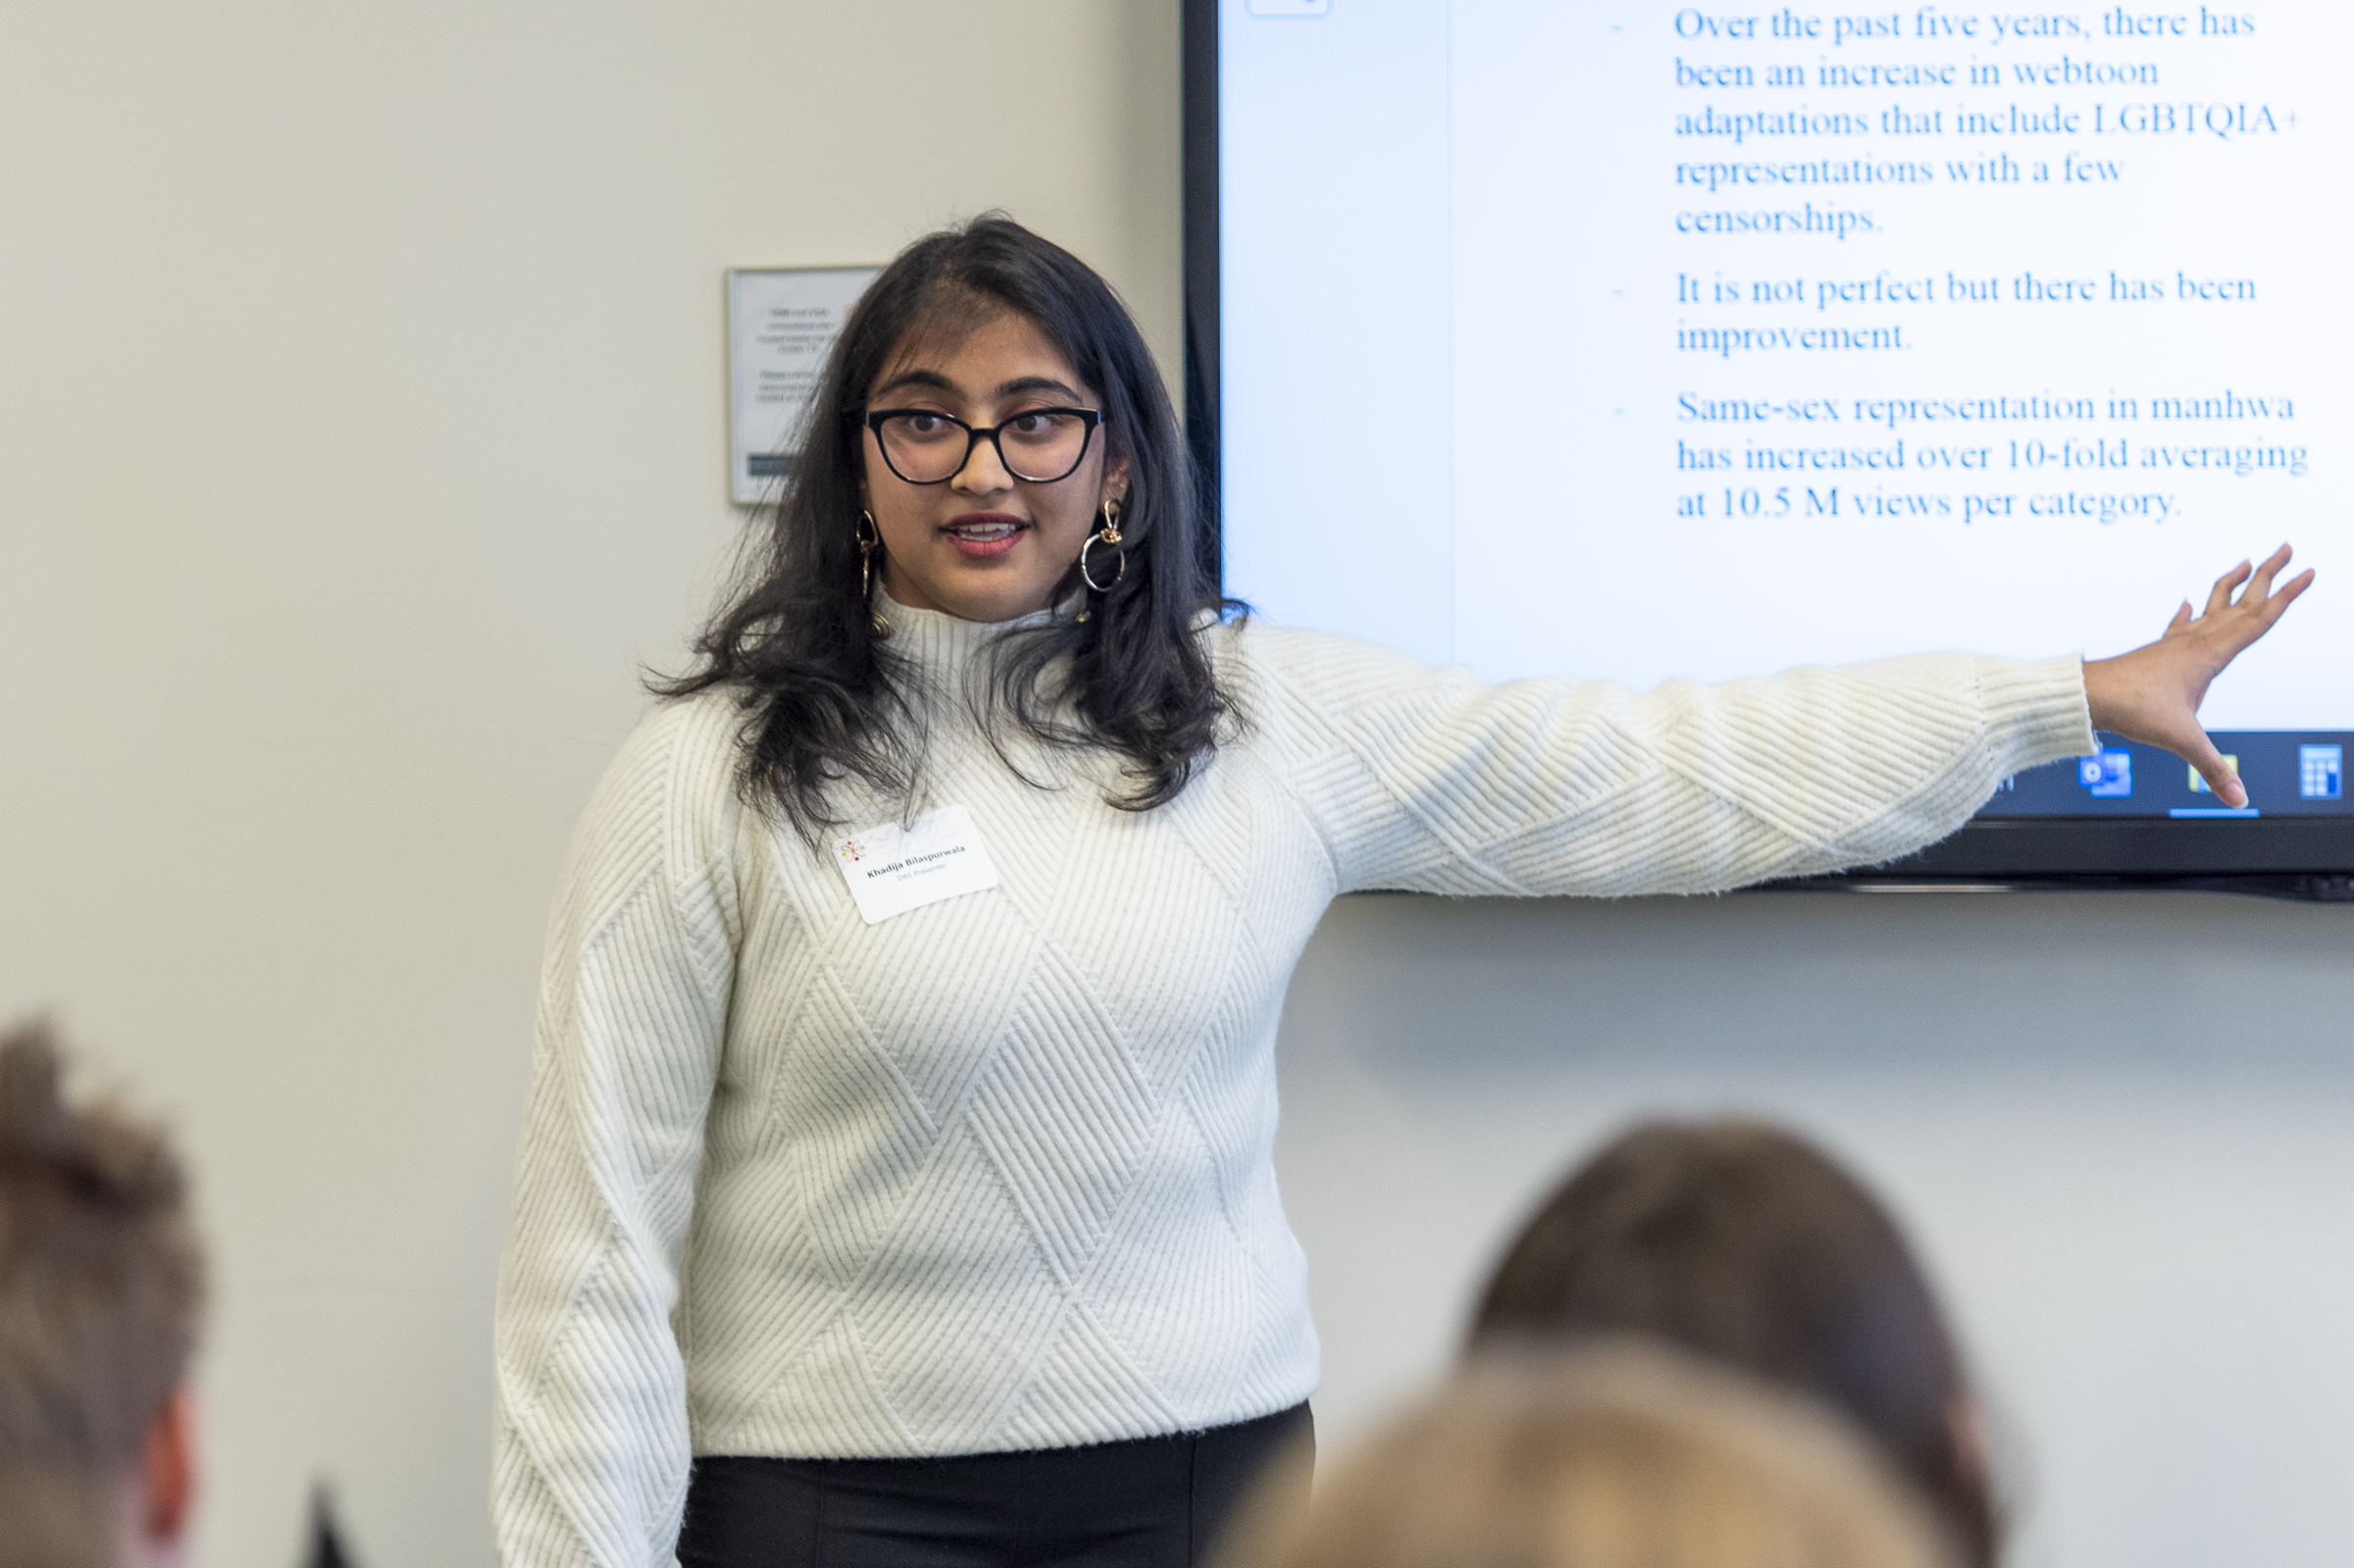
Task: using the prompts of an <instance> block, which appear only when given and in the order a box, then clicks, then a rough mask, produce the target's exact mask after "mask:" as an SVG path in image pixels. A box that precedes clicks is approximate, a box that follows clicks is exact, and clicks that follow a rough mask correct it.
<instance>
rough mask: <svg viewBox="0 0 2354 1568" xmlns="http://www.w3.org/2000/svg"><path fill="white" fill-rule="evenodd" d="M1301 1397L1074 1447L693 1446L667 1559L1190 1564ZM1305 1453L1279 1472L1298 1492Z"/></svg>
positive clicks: (1307, 1434) (1158, 1567)
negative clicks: (806, 1454)
mask: <svg viewBox="0 0 2354 1568" xmlns="http://www.w3.org/2000/svg"><path fill="white" fill-rule="evenodd" d="M1296 1443H1297V1444H1301V1445H1304V1446H1305V1448H1306V1449H1307V1450H1308V1452H1310V1453H1312V1452H1313V1450H1314V1444H1315V1422H1314V1419H1313V1418H1312V1417H1311V1416H1310V1415H1309V1414H1308V1409H1307V1406H1306V1405H1305V1404H1300V1405H1295V1406H1293V1407H1292V1408H1291V1409H1289V1410H1282V1411H1278V1412H1277V1413H1276V1414H1274V1415H1271V1416H1261V1417H1259V1418H1258V1419H1257V1420H1255V1421H1241V1422H1237V1423H1235V1424H1234V1425H1233V1426H1228V1427H1212V1428H1210V1429H1209V1430H1208V1431H1207V1432H1195V1433H1181V1434H1179V1435H1178V1436H1176V1437H1170V1438H1138V1439H1134V1440H1132V1441H1130V1442H1105V1443H1099V1444H1097V1445H1095V1446H1093V1447H1087V1448H1045V1449H1035V1450H1031V1451H1028V1452H1022V1453H975V1454H961V1455H958V1456H955V1457H953V1458H947V1459H763V1458H749V1457H741V1456H728V1455H718V1456H712V1457H707V1458H697V1459H696V1460H695V1461H694V1475H693V1479H692V1480H691V1482H690V1483H689V1486H688V1489H687V1520H686V1525H685V1528H684V1529H682V1530H681V1531H680V1533H679V1563H680V1565H681V1568H1046V1565H1049V1564H1054V1565H1070V1568H1196V1565H1199V1564H1205V1563H1207V1562H1208V1561H1209V1560H1210V1554H1211V1551H1212V1550H1213V1548H1214V1546H1215V1544H1216V1537H1217V1535H1218V1532H1219V1530H1220V1528H1221V1527H1222V1526H1223V1525H1224V1524H1225V1523H1226V1522H1227V1520H1228V1518H1229V1517H1230V1516H1231V1515H1232V1514H1233V1513H1234V1511H1235V1508H1236V1506H1237V1504H1239V1503H1240V1502H1242V1501H1243V1499H1244V1498H1245V1497H1246V1496H1247V1495H1248V1494H1249V1493H1250V1491H1251V1488H1252V1485H1253V1483H1254V1482H1255V1481H1257V1480H1258V1479H1259V1478H1260V1476H1261V1475H1262V1474H1263V1473H1264V1472H1265V1471H1266V1470H1267V1468H1268V1465H1269V1463H1270V1462H1271V1461H1272V1460H1274V1459H1276V1458H1278V1457H1280V1456H1283V1455H1284V1454H1286V1453H1287V1452H1289V1451H1290V1450H1291V1449H1292V1447H1293V1445H1294V1444H1296ZM1307 1471H1308V1467H1307V1466H1306V1465H1305V1464H1303V1465H1301V1466H1300V1467H1299V1468H1298V1470H1297V1472H1296V1473H1287V1480H1289V1481H1291V1482H1292V1484H1293V1485H1294V1486H1295V1487H1296V1488H1297V1489H1298V1494H1297V1495H1294V1496H1290V1497H1288V1498H1286V1499H1284V1500H1285V1501H1288V1502H1289V1503H1290V1504H1291V1505H1293V1506H1304V1505H1305V1502H1306V1496H1305V1487H1306V1481H1307Z"/></svg>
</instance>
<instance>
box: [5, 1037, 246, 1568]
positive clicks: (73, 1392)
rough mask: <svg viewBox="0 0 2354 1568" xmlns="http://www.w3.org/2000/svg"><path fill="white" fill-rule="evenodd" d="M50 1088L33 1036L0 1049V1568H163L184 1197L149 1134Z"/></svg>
mask: <svg viewBox="0 0 2354 1568" xmlns="http://www.w3.org/2000/svg"><path fill="white" fill-rule="evenodd" d="M60 1076H61V1072H60V1064H59V1060H58V1052H57V1048H56V1046H55V1044H54V1043H53V1042H52V1040H51V1037H50V1035H49V1031H48V1030H47V1029H46V1028H45V1027H44V1026H42V1025H39V1024H33V1025H27V1026H25V1027H22V1028H19V1029H17V1030H15V1031H13V1032H11V1033H10V1034H8V1035H7V1036H6V1037H0V1519H5V1520H6V1521H7V1528H6V1529H5V1530H4V1531H0V1568H33V1565H36V1564H37V1565H38V1568H68V1565H72V1568H79V1565H80V1564H83V1563H90V1564H115V1563H121V1562H123V1561H125V1560H127V1559H128V1560H130V1561H134V1562H136V1561H147V1562H156V1561H169V1560H172V1558H173V1557H174V1556H175V1555H176V1553H177V1551H178V1549H179V1543H180V1542H181V1539H182V1538H183V1537H184V1534H185V1529H186V1523H187V1516H188V1512H189V1505H190V1501H191V1493H192V1492H193V1490H194V1476H193V1462H192V1457H191V1444H192V1431H191V1420H190V1411H189V1403H188V1399H187V1395H186V1392H185V1383H186V1378H187V1373H188V1364H189V1360H190V1357H191V1356H192V1355H193V1353H194V1350H195V1344H196V1336H197V1329H198V1323H199V1319H200V1317H201V1313H202V1305H203V1297H204V1264H203V1254H202V1250H201V1248H200V1246H199V1245H198V1242H197V1239H196V1235H195V1230H194V1227H193V1225H192V1223H191V1221H190V1218H189V1214H188V1206H187V1183H186V1179H185V1177H184V1176H183V1175H182V1173H181V1170H180V1165H179V1159H178V1158H177V1157H176V1156H175V1155H174V1153H173V1151H172V1148H171V1146H170V1144H169V1143H168V1142H167V1140H166V1139H165V1138H164V1136H163V1134H162V1133H160V1132H159V1131H157V1130H156V1129H155V1128H153V1127H151V1126H148V1125H146V1124H144V1123H142V1122H140V1121H138V1120H136V1119H134V1118H132V1117H131V1116H129V1115H128V1114H126V1113H125V1112H124V1111H122V1110H121V1109H119V1108H118V1107H115V1106H112V1105H108V1104H97V1105H87V1106H79V1107H77V1106H73V1105H69V1104H68V1103H67V1101H66V1100H65V1098H64V1096H63V1094H62V1092H61V1090H60V1084H59V1080H60Z"/></svg>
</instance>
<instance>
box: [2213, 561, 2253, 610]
mask: <svg viewBox="0 0 2354 1568" xmlns="http://www.w3.org/2000/svg"><path fill="white" fill-rule="evenodd" d="M2255 570H2256V568H2255V567H2254V566H2253V565H2251V564H2250V563H2248V562H2246V561H2242V562H2240V563H2239V565H2237V566H2235V567H2233V568H2232V569H2231V570H2230V571H2228V572H2226V573H2225V574H2224V575H2223V576H2222V577H2220V578H2217V579H2216V580H2215V588H2214V591H2212V592H2210V593H2209V594H2208V595H2207V613H2208V614H2209V615H2221V614H2222V613H2223V612H2224V611H2226V610H2228V609H2230V608H2231V590H2232V589H2233V588H2236V587H2238V586H2239V585H2240V584H2241V583H2242V582H2247V581H2248V579H2249V577H2250V576H2251V575H2253V574H2254V572H2255Z"/></svg>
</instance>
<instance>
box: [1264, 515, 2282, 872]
mask: <svg viewBox="0 0 2354 1568" xmlns="http://www.w3.org/2000/svg"><path fill="white" fill-rule="evenodd" d="M2280 559H2281V558H2279V557H2276V559H2275V560H2274V561H2273V562H2268V563H2267V565H2266V568H2265V572H2266V576H2265V578H2264V579H2263V580H2262V581H2260V582H2258V583H2257V584H2255V585H2254V586H2252V587H2251V590H2250V592H2249V593H2247V594H2244V595H2242V596H2241V597H2240V598H2239V599H2237V600H2233V599H2232V598H2231V596H2230V592H2231V589H2232V588H2234V587H2236V586H2237V585H2238V584H2239V583H2240V582H2246V581H2247V580H2248V578H2249V575H2250V573H2249V569H2246V568H2242V569H2241V570H2240V571H2239V572H2237V573H2235V574H2230V575H2226V579H2225V580H2224V582H2223V583H2221V584H2219V585H2218V589H2217V598H2216V600H2215V601H2214V602H2212V603H2211V605H2210V608H2209V612H2208V614H2207V615H2206V616H2204V617H2201V618H2198V619H2196V620H2190V619H2185V618H2182V617H2177V624H2176V626H2175V628H2174V629H2173V630H2171V631H2170V632H2169V634H2168V635H2167V636H2166V637H2163V638H2161V639H2160V640H2159V641H2158V642H2156V643H2153V644H2151V645H2150V646H2149V647H2147V648H2143V649H2138V650H2136V651H2135V652H2133V653H2130V654H2126V655H2124V656H2122V657H2121V658H2119V659H2116V660H2108V661H2102V662H2101V663H2100V664H2099V665H2097V666H2091V667H2087V666H2085V665H2083V664H2082V663H2081V662H2080V661H2079V660H2077V659H2076V658H2074V657H2073V656H2071V657H2067V658H2060V659H2046V660H2016V659H1996V658H1987V657H1982V656H1978V655H1971V654H1958V653H1941V654H1924V655H1918V656H1915V657H1911V658H1904V659H1889V660H1883V661H1880V662H1877V663H1872V664H1863V665H1851V666H1846V667H1842V668H1836V669H1824V668H1804V669H1797V670H1791V671H1788V672H1785V673H1784V674H1781V675H1778V676H1771V677H1766V678H1764V679H1759V680H1748V681H1729V682H1724V683H1717V684H1703V683H1697V682H1690V681H1670V682H1667V683H1664V684H1663V685H1660V686H1658V687H1656V688H1654V689H1652V690H1650V691H1644V692H1636V691H1631V690H1629V689H1627V688H1626V687H1623V686H1620V685H1617V684H1614V683H1609V682H1591V681H1578V680H1574V679H1568V678H1561V679H1555V680H1542V681H1513V682H1507V683H1503V684H1500V685H1492V684H1490V683H1486V682H1484V681H1481V680H1479V679H1478V678H1477V677H1476V676H1474V675H1472V674H1471V673H1470V672H1468V671H1465V670H1460V669H1456V670H1431V669H1428V668H1427V667H1424V666H1422V665H1419V664H1417V663H1415V662H1414V661H1413V660H1410V659H1407V658H1406V657H1405V656H1403V655H1400V654H1395V653H1391V652H1389V651H1387V650H1384V649H1380V648H1376V647H1373V646H1371V645H1369V644H1366V643H1361V642H1356V641H1353V640H1351V639H1349V638H1344V637H1336V636H1330V635H1326V634H1322V633H1316V632H1291V631H1284V630H1281V629H1276V628H1265V627H1254V628H1251V629H1249V630H1248V631H1247V632H1245V633H1244V634H1243V635H1242V637H1241V641H1242V643H1243V644H1244V646H1245V647H1246V648H1248V649H1249V650H1250V655H1249V657H1247V658H1246V659H1245V661H1244V665H1245V670H1246V676H1247V678H1246V681H1245V685H1246V686H1247V687H1251V688H1255V690H1254V691H1248V692H1246V696H1247V700H1249V701H1250V702H1251V703H1252V705H1254V706H1255V707H1258V708H1261V709H1263V710H1264V711H1265V712H1266V714H1267V716H1268V723H1269V725H1270V728H1271V730H1273V731H1275V732H1278V733H1276V734H1271V735H1270V737H1269V738H1270V739H1274V740H1277V741H1278V744H1279V748H1280V749H1281V750H1282V751H1283V752H1284V753H1286V754H1287V755H1288V760H1287V761H1286V762H1285V763H1284V764H1283V766H1284V768H1285V771H1286V772H1287V774H1288V775H1289V776H1290V778H1291V780H1292V790H1293V794H1294V796H1295V797H1296V798H1297V799H1298V800H1299V801H1300V802H1301V804H1302V806H1303V808H1304V809H1305V811H1306V813H1307V815H1308V816H1309V818H1310V819H1311V820H1312V821H1313V823H1314V824H1315V826H1316V828H1317V831H1318V832H1319V833H1320V835H1322V837H1323V840H1324V842H1325V844H1326V846H1327V849H1328V851H1329V853H1330V855H1331V858H1332V862H1333V873H1334V885H1335V886H1336V887H1337V888H1339V889H1348V888H1352V887H1396V888H1411V889H1417V890H1424V891H1432V892H1449V893H1504V894H1515V893H1596V894H1626V893H1643V892H1702V891H1712V890H1717V889H1722V888H1729V887H1737V886H1741V885H1746V884H1748V883H1753V882H1759V881H1764V880H1766V879H1769V878H1774V877H1787V876H1797V875H1806V874H1810V873H1815V872H1822V871H1830V870H1835V869H1837V868H1840V867H1843V866H1855V865H1865V864H1870V863H1873V862H1878V861H1884V860H1890V859H1894V858H1896V857H1897V856H1900V855H1904V854H1908V853H1910V852H1912V851H1913V850H1916V849H1919V848H1920V847H1922V846H1923V845H1925V844H1928V843H1932V842H1934V841H1935V840H1937V839H1939V838H1942V837H1944V836H1945V835H1948V834H1950V833H1952V832H1953V831H1954V830H1956V829H1957V828H1959V827H1961V826H1962V825H1963V824H1964V823H1965V822H1967V821H1969V820H1970V816H1971V815H1972V814H1973V813H1974V812H1975V811H1976V810H1977V808H1978V807H1979V806H1980V805H1982V804H1983V803H1984V802H1985V800H1986V797H1987V796H1988V795H1989V794H1991V793H1992V792H1993V790H1994V789H1995V787H1996V785H1997V784H2000V783H2001V781H2002V780H2003V779H2004V778H2005V777H2006V776H2008V775H2010V774H2013V773H2017V772H2020V771H2021V770H2023V769H2026V768H2031V767H2035V766H2037V765H2039V764H2042V763H2046V762H2052V761H2056V760H2058V759H2059V758H2062V757H2067V756H2072V755H2080V754H2082V753H2084V752H2087V751H2090V750H2091V749H2093V745H2094V740H2093V730H2094V728H2095V726H2096V725H2097V726H2099V727H2102V728H2108V729H2112V730H2114V731H2115V732H2116V733H2123V734H2127V735H2131V736H2134V737H2137V738H2145V739H2152V740H2156V741H2158V742H2159V743H2162V744H2167V745H2174V746H2176V747H2177V748H2178V749H2181V750H2183V752H2184V754H2185V755H2189V756H2191V757H2192V758H2193V760H2194V761H2196V760H2198V753H2197V750H2196V749H2195V748H2196V747H2205V748H2206V756H2207V757H2208V758H2209V759H2211V760H2210V766H2212V767H2213V768H2214V769H2215V770H2216V771H2217V772H2218V773H2219V774H2220V773H2221V772H2222V764H2221V759H2220V758H2217V757H2215V755H2214V750H2213V747H2212V745H2210V744H2209V743H2208V742H2207V739H2206V736H2205V734H2204V733H2203V732H2201V731H2200V730H2199V728H2198V721H2197V716H2196V714H2197V701H2198V698H2199V697H2200V696H2202V695H2203V694H2204V692H2205V689H2206V686H2207V683H2209V682H2210V681H2211V680H2212V679H2213V678H2214V675H2215V674H2216V672H2217V671H2219V670H2221V669H2222V668H2223V666H2224V665H2225V664H2226V663H2228V662H2229V659H2230V657H2231V656H2232V655H2233V654H2235V653H2237V652H2238V651H2239V650H2240V649H2241V648H2244V647H2245V646H2247V645H2248V643H2250V642H2252V641H2253V640H2255V638H2256V637H2257V636H2260V635H2262V633H2263V632H2264V631H2265V630H2266V629H2268V628H2269V627H2270V626H2271V625H2272V624H2273V623H2274V622H2277V620H2278V619H2279V614H2280V611H2281V610H2282V609H2284V608H2285V607H2286V604H2287V601H2288V600H2289V599H2291V598H2293V597H2294V596H2295V594H2296V593H2298V592H2300V591H2302V589H2303V587H2304V583H2305V581H2306V580H2304V579H2299V580H2298V581H2297V582H2291V583H2289V584H2286V585H2285V586H2283V587H2282V588H2281V589H2280V591H2279V592H2277V593H2273V592H2270V591H2269V588H2270V575H2271V574H2272V573H2274V572H2276V571H2277V566H2278V564H2279V561H2280ZM2089 671H2097V674H2088V672H2089ZM2088 687H2089V688H2090V689H2088ZM2222 784H2229V785H2230V787H2231V788H2232V789H2233V790H2234V791H2235V790H2236V788H2237V784H2236V781H2231V780H2221V781H2219V789H2220V787H2221V785H2222ZM2226 798H2231V797H2230V796H2228V795H2227V796H2226Z"/></svg>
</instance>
